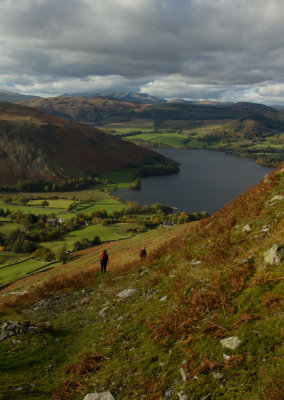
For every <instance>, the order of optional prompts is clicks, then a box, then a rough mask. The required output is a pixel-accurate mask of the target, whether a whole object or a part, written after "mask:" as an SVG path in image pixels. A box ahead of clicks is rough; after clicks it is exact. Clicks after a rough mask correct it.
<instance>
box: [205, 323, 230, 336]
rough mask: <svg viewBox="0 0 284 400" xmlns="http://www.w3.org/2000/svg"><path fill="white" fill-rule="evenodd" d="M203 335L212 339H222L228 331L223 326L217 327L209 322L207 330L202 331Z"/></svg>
mask: <svg viewBox="0 0 284 400" xmlns="http://www.w3.org/2000/svg"><path fill="white" fill-rule="evenodd" d="M203 333H206V334H208V335H209V336H211V337H212V338H213V339H222V338H223V337H225V336H227V335H228V334H229V333H230V331H228V329H226V328H225V327H224V326H223V325H217V324H214V323H213V322H211V323H210V324H209V326H208V327H207V328H205V329H204V330H203Z"/></svg>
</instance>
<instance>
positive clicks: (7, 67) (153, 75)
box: [0, 0, 284, 105]
mask: <svg viewBox="0 0 284 400" xmlns="http://www.w3.org/2000/svg"><path fill="white" fill-rule="evenodd" d="M283 21H284V1H283V0H0V89H5V90H10V91H15V92H18V93H22V94H33V95H39V96H44V97H47V96H57V95H60V94H62V93H74V92H93V93H95V92H96V93H97V92H112V91H134V92H141V93H148V94H150V95H153V96H159V97H164V98H186V99H190V100H202V99H211V100H216V101H233V102H236V101H252V102H257V103H264V104H275V105H276V104H284V23H283Z"/></svg>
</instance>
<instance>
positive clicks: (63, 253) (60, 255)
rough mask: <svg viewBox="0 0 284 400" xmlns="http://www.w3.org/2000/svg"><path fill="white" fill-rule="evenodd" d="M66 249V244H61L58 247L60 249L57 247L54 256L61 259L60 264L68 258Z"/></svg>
mask: <svg viewBox="0 0 284 400" xmlns="http://www.w3.org/2000/svg"><path fill="white" fill-rule="evenodd" d="M66 251H67V249H66V246H63V247H60V249H58V250H57V251H56V254H55V256H56V258H57V259H58V260H59V261H62V264H65V263H66V261H67V260H68V254H67V253H66Z"/></svg>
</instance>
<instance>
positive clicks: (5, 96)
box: [0, 89, 37, 103]
mask: <svg viewBox="0 0 284 400" xmlns="http://www.w3.org/2000/svg"><path fill="white" fill-rule="evenodd" d="M36 98H37V96H32V95H31V96H29V95H24V94H20V93H16V92H11V91H9V90H3V89H0V101H10V102H11V103H20V102H23V101H29V100H34V99H36Z"/></svg>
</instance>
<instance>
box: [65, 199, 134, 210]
mask: <svg viewBox="0 0 284 400" xmlns="http://www.w3.org/2000/svg"><path fill="white" fill-rule="evenodd" d="M126 208H128V206H127V205H125V204H123V203H121V202H120V201H118V200H114V199H111V198H105V199H101V200H97V201H96V202H86V203H80V204H78V206H76V207H74V208H73V209H72V212H73V213H83V214H86V213H87V214H91V213H92V212H95V211H100V210H106V211H107V212H108V214H112V213H113V211H121V210H123V209H126Z"/></svg>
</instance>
